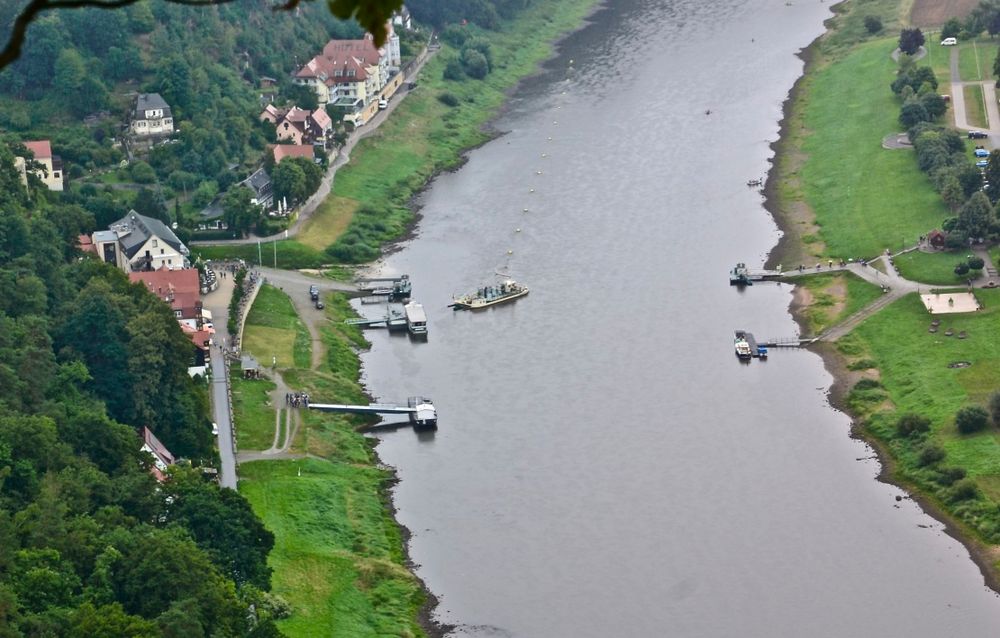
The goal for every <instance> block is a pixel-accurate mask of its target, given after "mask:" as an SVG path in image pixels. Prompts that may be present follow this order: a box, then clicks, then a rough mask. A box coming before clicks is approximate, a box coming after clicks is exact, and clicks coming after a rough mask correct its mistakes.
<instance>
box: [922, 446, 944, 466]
mask: <svg viewBox="0 0 1000 638" xmlns="http://www.w3.org/2000/svg"><path fill="white" fill-rule="evenodd" d="M944 457H945V452H944V449H942V448H941V447H938V446H937V445H934V444H933V443H928V444H927V445H925V446H923V447H922V448H920V453H919V454H918V455H917V462H918V463H919V464H920V465H921V466H922V467H927V466H928V465H934V464H935V463H938V462H939V461H943V460H944Z"/></svg>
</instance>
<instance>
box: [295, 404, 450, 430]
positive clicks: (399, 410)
mask: <svg viewBox="0 0 1000 638" xmlns="http://www.w3.org/2000/svg"><path fill="white" fill-rule="evenodd" d="M307 407H308V408H309V409H310V410H317V411H319V412H341V413H350V414H406V415H408V416H409V418H410V423H412V424H413V427H414V428H416V429H424V430H436V429H437V410H436V409H435V408H434V403H433V402H432V401H431V400H430V399H428V398H426V397H410V398H409V399H407V402H406V405H405V406H403V405H393V404H388V403H372V404H369V405H345V404H341V403H309V404H308V406H307Z"/></svg>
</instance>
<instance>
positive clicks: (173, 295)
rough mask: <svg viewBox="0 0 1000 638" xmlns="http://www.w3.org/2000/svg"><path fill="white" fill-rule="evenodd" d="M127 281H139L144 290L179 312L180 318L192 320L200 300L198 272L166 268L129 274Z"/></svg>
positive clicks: (189, 269) (193, 269)
mask: <svg viewBox="0 0 1000 638" xmlns="http://www.w3.org/2000/svg"><path fill="white" fill-rule="evenodd" d="M128 278H129V281H132V282H133V283H134V282H138V281H141V282H142V283H144V284H145V285H146V289H147V290H149V292H151V293H153V294H154V295H156V296H157V297H159V298H160V299H163V300H164V301H167V302H168V303H169V304H170V307H171V309H173V310H180V311H181V317H182V318H185V319H192V318H194V316H195V314H196V309H197V307H198V302H199V301H200V299H201V281H200V279H199V278H198V270H197V269H195V268H187V269H185V270H168V269H167V268H166V267H163V268H160V269H159V270H153V271H150V272H130V273H129V274H128Z"/></svg>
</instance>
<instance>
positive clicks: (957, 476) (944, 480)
mask: <svg viewBox="0 0 1000 638" xmlns="http://www.w3.org/2000/svg"><path fill="white" fill-rule="evenodd" d="M964 478H965V470H964V469H963V468H960V467H941V468H938V477H937V482H938V483H940V484H941V485H944V486H948V485H954V484H955V483H956V482H958V481H961V480H962V479H964Z"/></svg>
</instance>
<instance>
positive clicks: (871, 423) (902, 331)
mask: <svg viewBox="0 0 1000 638" xmlns="http://www.w3.org/2000/svg"><path fill="white" fill-rule="evenodd" d="M976 295H977V298H978V299H979V300H980V302H981V303H982V304H983V305H984V306H985V309H984V310H982V311H980V312H976V313H968V314H956V315H938V316H936V317H934V318H938V319H940V320H941V326H940V327H939V331H938V332H936V333H930V332H929V331H928V328H929V326H930V322H931V320H932V316H931V315H929V314H928V313H927V311H926V310H925V309H924V307H923V305H922V304H921V302H920V300H919V298H918V297H917V295H909V296H907V297H904V298H903V299H901V300H900V301H898V302H896V303H895V304H893V305H891V306H889V307H888V308H886V309H884V310H883V311H881V312H880V313H878V314H876V315H874V316H873V317H871V318H870V319H868V320H867V321H865V322H864V323H863V324H862V325H861V326H859V327H858V328H857V330H856V331H855V333H854V334H853V335H851V336H850V338H849V340H848V345H851V346H857V347H859V349H860V350H863V351H864V353H865V356H868V357H870V358H871V359H873V360H874V361H875V363H876V364H877V367H878V370H879V373H880V380H881V384H882V386H883V387H884V390H885V393H887V394H886V396H887V398H888V399H889V401H890V403H891V406H893V407H894V408H895V409H890V410H882V409H881V407H876V408H874V409H872V410H871V411H870V412H867V413H866V411H865V410H864V408H862V409H861V416H862V417H863V419H864V420H865V421H866V422H867V424H868V428H869V430H870V431H871V432H872V433H874V434H875V435H876V436H877V437H878V438H880V439H881V440H883V441H885V442H887V443H888V444H889V445H890V449H891V450H893V452H894V455H895V456H896V457H897V459H898V460H899V461H900V465H899V468H898V472H900V473H901V475H902V476H903V477H904V478H905V479H906V480H908V481H915V482H917V483H918V484H921V485H922V486H923V487H924V489H925V491H926V492H928V493H929V494H930V495H932V496H933V497H935V498H937V499H939V500H940V501H941V502H942V503H943V504H944V505H945V506H946V507H947V508H948V509H949V510H950V511H951V512H952V513H953V514H955V515H956V516H957V517H958V518H960V519H962V520H964V521H965V522H966V523H967V524H969V525H970V526H971V527H973V528H975V529H976V530H978V533H980V534H981V535H983V537H984V538H986V539H987V540H992V542H996V537H995V536H994V535H995V534H996V533H998V532H1000V516H998V514H1000V513H998V510H997V505H996V504H997V503H1000V433H998V431H997V430H996V429H995V428H992V427H991V428H988V429H987V430H985V431H983V432H981V433H978V434H974V435H961V434H959V433H958V432H957V430H956V429H955V426H954V415H955V412H956V411H957V410H958V409H959V408H961V407H963V406H966V405H970V404H979V405H985V404H986V402H987V401H988V399H989V396H990V395H991V394H992V393H993V392H995V391H996V390H998V389H1000V375H998V370H1000V340H997V339H996V338H995V335H996V334H997V332H998V331H1000V291H996V290H979V291H977V292H976ZM947 329H952V330H953V331H954V333H955V334H956V335H957V334H958V333H959V332H960V331H966V333H967V335H968V338H966V339H958V338H957V336H952V337H947V336H944V332H945V331H946V330H947ZM955 362H968V363H970V364H971V365H970V366H969V367H965V368H950V367H949V364H951V363H955ZM855 407H857V404H855ZM903 413H916V414H920V415H922V416H925V417H927V418H929V419H930V420H931V423H932V430H931V434H930V435H929V441H930V442H932V443H934V444H937V445H940V446H941V447H942V448H943V449H944V450H945V452H946V458H945V460H944V461H943V462H942V463H943V464H944V465H945V466H947V467H958V468H961V469H963V470H965V472H967V474H968V476H969V477H970V478H972V479H973V480H974V481H975V483H976V485H977V486H978V487H979V489H980V490H982V492H983V493H984V494H985V495H986V497H985V498H984V499H980V500H979V501H974V502H967V501H960V502H959V503H958V504H955V503H952V502H950V501H949V492H948V490H947V489H946V487H944V486H942V485H940V484H939V483H938V482H936V481H934V480H931V479H930V477H931V476H933V474H932V472H931V471H930V470H928V469H927V468H921V467H919V463H917V462H916V460H915V457H916V453H917V451H918V450H919V449H920V447H921V446H922V445H923V443H922V442H921V441H920V440H917V441H912V440H907V439H900V438H898V437H896V436H895V434H894V424H895V421H896V419H897V418H898V416H899V415H900V414H903ZM991 498H992V499H993V501H990V500H989V499H991ZM970 503H971V504H970Z"/></svg>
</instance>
